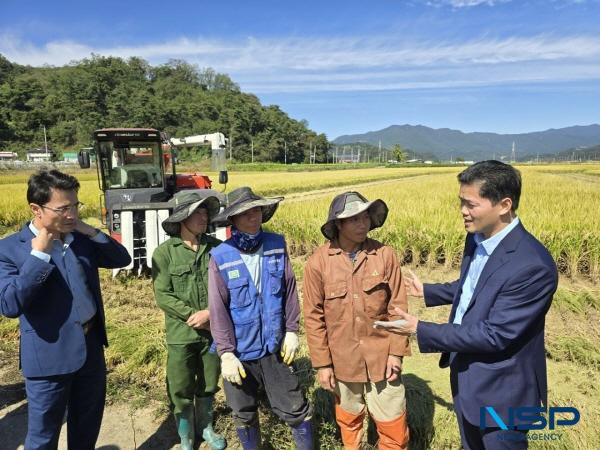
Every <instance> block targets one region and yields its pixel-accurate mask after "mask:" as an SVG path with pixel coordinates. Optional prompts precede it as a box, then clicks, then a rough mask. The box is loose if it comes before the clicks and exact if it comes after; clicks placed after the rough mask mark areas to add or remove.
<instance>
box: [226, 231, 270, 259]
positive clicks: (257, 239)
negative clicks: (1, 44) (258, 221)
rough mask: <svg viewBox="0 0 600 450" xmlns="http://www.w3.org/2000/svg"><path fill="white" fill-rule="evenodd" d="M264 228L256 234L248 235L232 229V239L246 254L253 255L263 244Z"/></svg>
mask: <svg viewBox="0 0 600 450" xmlns="http://www.w3.org/2000/svg"><path fill="white" fill-rule="evenodd" d="M262 238H263V231H262V228H261V229H260V230H259V231H258V233H256V234H248V233H244V232H243V231H240V230H238V229H237V228H235V227H231V239H233V242H234V244H235V246H236V247H237V248H239V249H240V250H242V251H243V252H246V253H252V252H253V251H255V250H256V249H257V248H258V247H260V245H261V244H262Z"/></svg>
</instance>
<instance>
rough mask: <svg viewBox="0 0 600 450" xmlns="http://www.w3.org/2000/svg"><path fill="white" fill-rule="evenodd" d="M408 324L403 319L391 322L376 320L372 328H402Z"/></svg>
mask: <svg viewBox="0 0 600 450" xmlns="http://www.w3.org/2000/svg"><path fill="white" fill-rule="evenodd" d="M407 324H408V322H407V321H406V320H404V319H399V320H393V321H383V320H376V321H375V322H373V328H402V327H405V326H406V325H407Z"/></svg>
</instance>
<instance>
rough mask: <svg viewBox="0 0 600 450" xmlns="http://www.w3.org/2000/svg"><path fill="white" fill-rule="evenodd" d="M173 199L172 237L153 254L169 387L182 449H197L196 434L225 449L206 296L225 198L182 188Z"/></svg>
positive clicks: (169, 229) (168, 228)
mask: <svg viewBox="0 0 600 450" xmlns="http://www.w3.org/2000/svg"><path fill="white" fill-rule="evenodd" d="M174 200H175V207H174V209H173V213H172V214H171V215H170V216H169V217H168V218H167V219H166V220H165V221H164V222H163V224H162V227H163V229H164V230H165V232H166V233H167V234H168V235H169V236H170V238H169V239H168V240H166V241H165V242H163V243H162V244H160V245H159V246H158V247H157V248H156V250H155V251H154V254H153V255H152V279H153V281H154V296H155V298H156V303H157V304H158V306H159V307H160V308H161V309H162V310H163V311H164V312H165V325H166V335H167V392H168V395H169V399H170V401H171V406H172V409H173V413H174V415H175V422H176V424H177V432H178V434H179V437H180V438H181V449H182V450H192V448H193V447H194V439H195V438H198V439H200V438H202V439H203V440H204V441H206V442H207V443H208V445H209V446H210V448H211V449H213V450H221V449H224V448H225V446H226V442H225V439H224V438H223V437H222V436H221V435H219V434H216V433H215V432H214V430H213V428H212V423H213V398H214V394H215V393H216V392H217V391H218V390H219V387H218V380H219V374H220V361H219V357H218V356H217V355H216V353H211V352H210V351H209V349H210V346H211V344H212V337H211V335H210V323H209V311H208V296H207V283H208V260H209V251H210V250H211V249H212V248H213V247H216V246H217V245H219V244H220V241H219V240H218V239H215V238H213V237H211V236H209V235H207V234H206V229H207V225H208V223H210V220H212V218H213V217H214V216H215V215H216V214H217V213H218V212H219V207H220V204H219V200H218V198H217V197H216V196H214V195H211V191H207V192H202V191H187V192H186V191H182V192H179V193H177V194H175V197H174Z"/></svg>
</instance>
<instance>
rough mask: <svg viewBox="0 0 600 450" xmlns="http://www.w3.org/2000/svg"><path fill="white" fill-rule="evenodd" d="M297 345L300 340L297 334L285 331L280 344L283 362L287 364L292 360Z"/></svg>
mask: <svg viewBox="0 0 600 450" xmlns="http://www.w3.org/2000/svg"><path fill="white" fill-rule="evenodd" d="M299 345H300V342H299V341H298V335H297V334H296V333H294V332H293V331H288V332H286V333H285V337H284V338H283V345H282V346H281V357H282V358H283V362H284V363H286V364H288V365H289V364H291V363H292V361H294V356H296V352H297V351H298V347H299Z"/></svg>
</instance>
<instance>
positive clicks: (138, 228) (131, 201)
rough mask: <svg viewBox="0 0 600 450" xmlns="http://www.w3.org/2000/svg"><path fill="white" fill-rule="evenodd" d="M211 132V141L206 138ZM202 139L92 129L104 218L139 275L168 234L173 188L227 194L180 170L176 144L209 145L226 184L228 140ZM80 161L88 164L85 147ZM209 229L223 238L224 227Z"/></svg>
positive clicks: (214, 165)
mask: <svg viewBox="0 0 600 450" xmlns="http://www.w3.org/2000/svg"><path fill="white" fill-rule="evenodd" d="M207 136H208V137H210V139H206V137H207ZM201 137H202V140H200V139H199V137H197V136H190V137H188V138H183V139H169V137H168V136H166V135H165V134H164V133H161V132H159V131H158V130H155V129H151V128H119V129H117V128H105V129H101V130H96V131H94V133H93V139H94V152H95V154H96V169H97V172H98V183H99V187H100V189H101V190H102V194H101V196H100V209H101V220H102V223H103V224H105V225H106V227H107V229H108V231H109V233H110V235H111V236H112V237H113V238H114V239H116V240H117V241H119V242H121V243H122V244H123V246H125V248H127V251H128V252H129V254H130V255H131V257H132V262H131V263H130V264H129V266H127V267H124V268H123V269H125V270H136V271H137V272H138V274H140V273H142V271H144V269H150V268H151V267H152V254H153V252H154V249H155V248H156V247H157V246H158V245H159V244H160V243H162V242H163V241H165V240H166V239H168V237H169V236H168V235H166V234H165V232H164V230H163V229H162V226H161V224H162V222H163V220H165V219H166V218H167V217H168V216H169V214H170V212H171V210H172V208H173V204H172V203H171V202H170V200H171V198H172V197H173V195H174V194H175V192H177V191H179V190H182V189H198V190H199V192H200V193H201V194H202V195H217V197H219V200H220V201H221V204H224V201H225V197H224V194H222V193H220V192H216V191H214V190H212V189H211V187H212V182H211V180H210V178H209V177H208V176H206V175H201V174H197V173H194V174H177V173H176V168H175V166H176V158H175V147H179V146H183V145H188V146H189V145H200V144H207V143H208V144H209V145H211V150H212V161H211V162H212V168H213V169H214V170H216V171H218V172H219V181H220V182H222V184H225V183H226V182H227V169H226V167H225V146H226V144H227V139H226V138H225V137H224V136H223V134H222V133H214V134H212V135H201ZM211 139H212V140H211ZM213 140H214V142H213ZM79 164H80V166H81V167H82V168H89V167H90V155H89V153H88V152H87V151H81V152H80V153H79ZM169 169H171V170H169ZM209 232H212V233H213V234H215V235H216V236H217V237H219V238H221V239H224V238H225V233H226V231H225V229H217V230H215V229H209ZM123 269H121V270H123ZM117 272H118V270H117ZM114 274H116V272H115V273H114Z"/></svg>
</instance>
